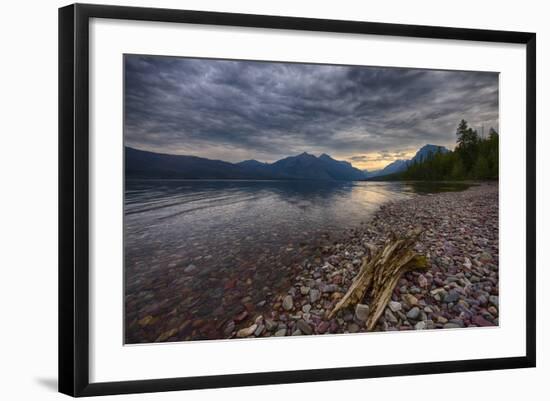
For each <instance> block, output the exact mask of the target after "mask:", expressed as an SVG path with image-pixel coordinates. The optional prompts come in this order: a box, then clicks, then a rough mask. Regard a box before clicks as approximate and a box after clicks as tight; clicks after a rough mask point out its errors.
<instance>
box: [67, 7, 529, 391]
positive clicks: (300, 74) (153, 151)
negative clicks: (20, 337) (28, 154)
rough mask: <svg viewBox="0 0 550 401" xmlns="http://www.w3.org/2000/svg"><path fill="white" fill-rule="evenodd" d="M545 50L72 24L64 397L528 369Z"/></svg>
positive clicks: (457, 39)
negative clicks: (540, 61)
mask: <svg viewBox="0 0 550 401" xmlns="http://www.w3.org/2000/svg"><path fill="white" fill-rule="evenodd" d="M535 82H536V73H535V34H534V33H525V32H508V31H489V30H478V29H463V28H447V27H433V26H414V25H397V24H390V23H387V24H386V23H370V22H358V21H338V20H320V19H308V18H294V17H279V16H264V15H243V14H231V13H217V12H202V11H183V10H168V9H152V8H135V7H115V6H99V5H86V4H77V5H70V6H67V7H64V8H61V9H60V10H59V150H60V152H59V390H60V391H61V392H63V393H66V394H69V395H72V396H92V395H104V394H120V393H136V392H154V391H169V390H186V389H200V388H213V387H228V386H249V385H260V384H277V383H292V382H311V381H321V380H342V379H354V378H370V377H381V376H397V375H418V374H432V373H444V372H462V371H478V370H489V369H511V368H527V367H533V366H535V221H536V220H535V98H536V96H535Z"/></svg>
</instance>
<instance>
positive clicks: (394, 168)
mask: <svg viewBox="0 0 550 401" xmlns="http://www.w3.org/2000/svg"><path fill="white" fill-rule="evenodd" d="M437 152H440V153H447V152H449V149H447V148H446V147H445V146H439V145H430V144H428V145H424V146H422V147H421V148H420V149H419V150H418V151H417V152H416V154H415V155H414V157H413V158H412V159H410V160H404V159H399V160H395V161H393V162H391V163H390V164H388V165H387V166H386V167H384V168H383V169H380V170H374V171H367V170H363V173H364V174H365V176H366V178H374V177H383V176H385V175H390V174H396V173H401V172H403V171H405V170H406V169H407V168H408V167H409V166H410V165H411V164H413V163H421V162H423V161H424V160H426V159H427V158H428V157H430V156H431V155H433V154H435V153H437Z"/></svg>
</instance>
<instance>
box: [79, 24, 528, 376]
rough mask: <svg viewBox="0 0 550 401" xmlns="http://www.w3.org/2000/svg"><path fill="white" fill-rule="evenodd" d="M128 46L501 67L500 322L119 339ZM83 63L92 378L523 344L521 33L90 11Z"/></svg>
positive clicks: (511, 350)
mask: <svg viewBox="0 0 550 401" xmlns="http://www.w3.org/2000/svg"><path fill="white" fill-rule="evenodd" d="M124 53H138V54H156V55H166V56H186V57H214V58H231V59H251V60H252V59H253V60H281V61H297V62H317V63H332V64H356V65H379V66H395V67H418V68H436V69H456V70H482V71H499V72H500V73H501V74H500V122H499V128H500V134H501V138H500V139H501V149H500V152H501V153H500V156H501V160H506V161H507V162H506V163H501V165H500V177H501V181H500V218H501V221H500V223H501V225H500V293H501V297H500V306H501V309H500V327H498V328H488V329H482V328H479V329H465V330H435V331H427V332H395V333H365V334H346V335H331V336H308V337H296V338H279V339H272V338H266V339H245V340H222V341H200V342H182V343H168V344H149V345H141V346H124V345H123V334H122V333H123V327H122V324H123V323H122V322H123V321H124V320H123V315H122V314H123V295H122V289H123V274H122V260H123V249H122V240H123V238H122V237H123V229H122V221H123V219H122V217H123V210H122V205H123V201H122V200H123V192H122V191H123V176H122V171H123V160H122V156H123V137H122V122H123V121H122V117H123V113H122V102H123V94H122V88H123V86H122V78H123V74H122V59H123V54H124ZM89 67H90V194H91V195H90V382H92V383H93V382H104V381H120V380H139V379H154V378H169V377H186V376H202V375H218V374H231V373H251V372H269V371H284V370H298V369H319V368H335V367H351V366H367V365H385V364H400V363H412V362H430V361H448V360H467V359H479V358H498V357H513V356H523V355H525V343H526V339H525V330H524V329H525V325H526V316H525V277H526V271H525V255H526V253H525V252H526V250H525V218H526V217H525V215H526V204H525V193H526V182H525V137H526V133H525V107H526V105H525V81H526V80H525V78H526V77H525V47H524V46H523V45H511V44H492V43H481V42H465V41H448V40H436V39H412V38H387V37H379V36H367V35H348V34H335V33H312V32H298V31H284V30H267V29H248V28H236V27H218V26H200V25H187V24H172V23H159V22H139V21H119V20H98V19H94V20H92V21H91V24H90V66H89ZM510 161H511V162H510ZM411 344H414V346H411ZM390 349H391V352H388V350H390Z"/></svg>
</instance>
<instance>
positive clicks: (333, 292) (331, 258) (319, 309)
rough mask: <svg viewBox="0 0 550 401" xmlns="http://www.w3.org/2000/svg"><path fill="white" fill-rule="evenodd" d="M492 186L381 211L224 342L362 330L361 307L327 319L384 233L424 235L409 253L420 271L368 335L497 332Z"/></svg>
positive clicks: (228, 331) (233, 325)
mask: <svg viewBox="0 0 550 401" xmlns="http://www.w3.org/2000/svg"><path fill="white" fill-rule="evenodd" d="M498 216H499V213H498V184H497V183H482V184H480V185H476V186H473V187H471V188H469V189H467V190H465V191H462V192H445V193H438V194H431V195H417V196H415V197H414V198H412V199H409V200H404V201H399V202H395V203H389V204H386V205H383V206H382V207H381V208H380V210H379V211H378V212H377V213H376V214H375V215H374V216H373V218H372V219H371V220H370V221H368V222H366V223H364V224H362V225H361V226H359V227H358V228H356V229H353V230H351V231H350V232H349V235H348V236H347V238H345V239H343V240H342V241H339V242H338V243H335V244H333V245H330V246H325V247H323V248H322V253H321V255H317V256H315V257H312V258H308V259H306V260H304V261H303V263H302V264H301V265H300V266H299V268H298V269H295V274H294V279H293V282H292V285H291V287H290V288H289V290H288V292H287V293H286V294H279V295H276V296H274V297H273V298H272V299H271V300H269V301H267V304H266V305H265V308H264V310H265V311H266V312H265V313H263V314H261V315H257V316H247V315H243V316H242V317H239V318H237V319H233V320H230V321H229V322H228V323H226V325H225V327H224V328H223V332H224V336H225V338H235V337H236V338H246V337H271V336H276V337H281V336H296V335H310V334H329V333H333V334H336V333H357V332H364V331H366V327H365V321H366V320H367V317H368V314H369V306H368V302H365V303H362V304H358V305H357V306H356V307H355V309H354V310H351V309H350V310H344V311H340V312H338V314H337V315H336V316H335V317H334V318H332V319H329V318H328V315H329V313H330V311H331V310H332V309H333V308H334V306H335V305H336V303H337V302H338V300H339V299H340V298H341V297H342V296H343V295H344V294H345V292H346V291H347V289H348V288H349V286H350V284H351V282H352V280H353V278H354V277H355V276H356V274H357V273H358V271H359V268H360V266H361V264H362V258H363V257H364V256H365V254H366V253H367V252H369V249H371V248H372V247H373V246H376V247H380V246H382V245H383V244H384V242H385V240H386V239H387V238H388V236H389V235H390V233H391V232H394V233H395V234H397V236H400V235H405V233H407V232H408V231H410V230H411V229H413V228H416V227H419V226H420V227H422V228H423V229H424V232H423V234H422V235H421V237H420V239H419V241H418V243H417V245H416V251H417V252H418V253H420V254H422V255H425V256H426V257H427V259H428V261H429V263H430V268H429V269H428V271H426V272H423V273H420V272H411V273H406V274H405V275H404V276H403V277H402V278H401V279H400V280H399V283H398V285H397V286H396V288H395V289H394V291H393V294H392V299H391V301H390V302H389V304H388V306H387V308H386V310H385V313H384V314H383V316H382V317H381V318H380V319H379V321H378V324H377V326H376V328H375V331H395V330H422V329H449V328H464V327H485V326H498V324H499V318H498V316H499V309H498V308H499V271H498V265H499V263H498V247H499V245H498V235H499V234H498V230H499V226H498V223H499V221H498Z"/></svg>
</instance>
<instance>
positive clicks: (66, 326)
mask: <svg viewBox="0 0 550 401" xmlns="http://www.w3.org/2000/svg"><path fill="white" fill-rule="evenodd" d="M91 18H107V19H119V20H140V21H161V22H175V23H187V24H205V25H218V26H239V27H249V28H275V29H285V30H302V31H323V32H337V33H349V34H369V35H385V36H401V37H414V38H437V39H450V40H468V41H484V42H499V43H516V44H524V45H525V46H526V55H527V56H526V60H525V61H526V68H527V70H526V71H527V74H526V76H527V82H526V88H527V90H526V94H525V95H526V104H527V110H526V120H527V126H526V133H527V135H526V151H527V159H526V160H527V166H526V168H527V177H526V178H527V192H526V205H527V214H526V217H527V218H526V233H527V238H526V239H527V243H526V253H527V258H526V261H525V263H526V267H527V268H526V271H527V273H526V274H527V277H526V283H527V285H526V289H525V290H526V307H527V310H526V317H527V324H526V327H525V333H526V354H525V355H524V356H521V357H509V358H495V359H476V360H456V361H445V362H428V363H409V364H399V365H382V366H363V367H347V368H331V369H314V370H298V371H284V372H266V373H250V374H231V375H219V376H200V377H183V378H166V379H154V380H135V381H121V382H102V383H90V381H89V337H88V329H89V312H88V311H89V290H88V284H89V266H88V257H89V249H88V247H89V231H88V230H89V221H88V219H89V203H88V202H89V194H90V189H89V180H88V173H89V142H88V139H89V137H88V135H89V133H88V123H89V117H88V110H89V109H88V107H89V104H88V95H89V80H88V61H89V36H88V35H89V32H88V28H89V21H90V19H91ZM535 102H536V35H535V33H527V32H509V31H494V30H479V29H463V28H447V27H435V26H417V25H401V24H386V23H372V22H358V21H338V20H326V19H310V18H295V17H279V16H266V15H245V14H232V13H220V12H203V11H184V10H172V9H155V8H137V7H120V6H105V5H88V4H74V5H69V6H66V7H63V8H60V9H59V391H60V392H62V393H65V394H68V395H71V396H95V395H107V394H124V393H141V392H157V391H172V390H189V389H203V388H218V387H235V386H251V385H264V384H279V383H295V382H315V381H324V380H344V379H360V378H372V377H384V376H400V375H421V374H433V373H450V372H464V371H481V370H494V369H513V368H527V367H534V366H535V363H536V357H535V355H536V337H535V331H536V330H535V327H536V326H535V325H536V320H535V316H536V309H535V307H536V305H535V298H536V294H535V275H536V272H535V266H536V263H535V262H536V261H535V244H536V238H535V235H536V226H535V225H536V216H535V213H536V204H535V191H536V189H535V185H536V184H535V164H536V160H535V156H536V152H535V142H536V138H535V136H536V132H535V120H536V114H535V113H536V104H535Z"/></svg>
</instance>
